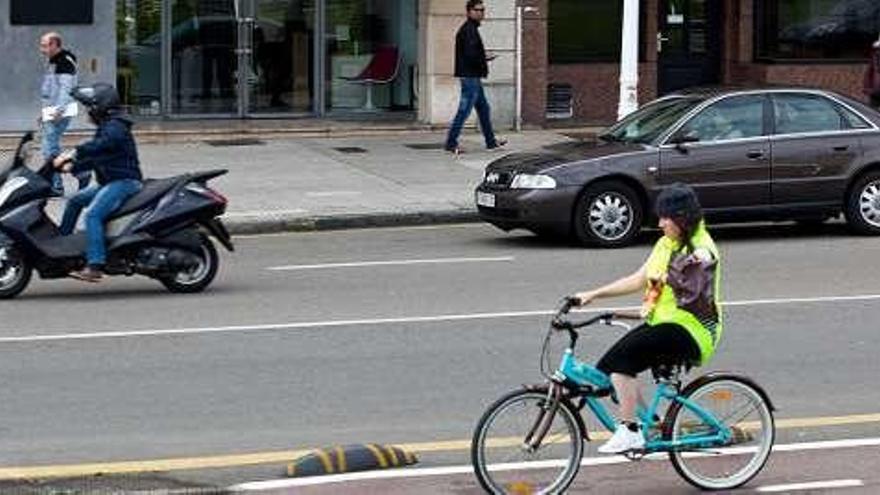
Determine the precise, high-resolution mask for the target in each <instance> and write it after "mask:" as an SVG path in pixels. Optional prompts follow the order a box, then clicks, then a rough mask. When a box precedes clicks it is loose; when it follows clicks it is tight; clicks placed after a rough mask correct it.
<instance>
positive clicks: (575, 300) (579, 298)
mask: <svg viewBox="0 0 880 495" xmlns="http://www.w3.org/2000/svg"><path fill="white" fill-rule="evenodd" d="M595 298H596V295H595V294H594V293H593V292H578V293H576V294H572V295H570V296H568V299H569V300H570V301H571V302H572V306H575V307H577V306H586V305H587V304H590V303H591V302H593V299H595Z"/></svg>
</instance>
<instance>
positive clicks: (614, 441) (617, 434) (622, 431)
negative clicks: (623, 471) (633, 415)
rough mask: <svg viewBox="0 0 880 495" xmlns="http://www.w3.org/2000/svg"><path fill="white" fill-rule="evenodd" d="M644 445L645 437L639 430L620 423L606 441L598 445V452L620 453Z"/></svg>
mask: <svg viewBox="0 0 880 495" xmlns="http://www.w3.org/2000/svg"><path fill="white" fill-rule="evenodd" d="M644 446H645V437H643V436H642V432H641V430H640V431H631V430H630V429H629V427H627V426H626V425H625V424H623V423H621V424H619V425H617V430H615V431H614V435H612V436H611V438H610V439H608V441H607V442H605V443H604V444H602V446H600V447H599V449H598V452H599V453H600V454H621V453H623V452H627V451H629V450H635V449H641V448H644Z"/></svg>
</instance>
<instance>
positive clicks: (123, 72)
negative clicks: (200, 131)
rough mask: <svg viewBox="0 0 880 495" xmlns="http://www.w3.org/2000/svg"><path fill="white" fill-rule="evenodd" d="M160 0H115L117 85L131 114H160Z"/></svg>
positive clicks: (123, 102)
mask: <svg viewBox="0 0 880 495" xmlns="http://www.w3.org/2000/svg"><path fill="white" fill-rule="evenodd" d="M161 18H162V0H117V2H116V26H117V29H116V41H117V43H116V46H117V52H116V87H117V88H118V89H119V96H120V97H121V98H122V104H123V105H125V106H126V108H127V109H128V111H129V112H130V113H131V114H132V115H159V113H160V111H161V106H160V104H159V100H160V93H161V90H160V87H161V84H160V81H161V66H162V64H161V54H162V49H161V48H162V36H161Z"/></svg>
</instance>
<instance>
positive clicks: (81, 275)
mask: <svg viewBox="0 0 880 495" xmlns="http://www.w3.org/2000/svg"><path fill="white" fill-rule="evenodd" d="M69 275H70V277H71V278H75V279H77V280H82V281H83V282H91V283H98V282H100V281H101V279H102V278H103V277H104V273H103V272H102V271H101V269H100V268H98V267H93V266H87V267H85V268H84V269H82V270H79V271H75V272H70V274H69Z"/></svg>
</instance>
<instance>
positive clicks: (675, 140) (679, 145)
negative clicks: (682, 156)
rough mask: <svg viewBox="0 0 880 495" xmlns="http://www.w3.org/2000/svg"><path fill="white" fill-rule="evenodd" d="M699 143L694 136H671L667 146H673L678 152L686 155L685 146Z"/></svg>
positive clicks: (686, 148)
mask: <svg viewBox="0 0 880 495" xmlns="http://www.w3.org/2000/svg"><path fill="white" fill-rule="evenodd" d="M698 142H700V138H698V137H697V136H696V135H695V134H691V133H687V134H678V135H676V136H673V137H672V139H670V140H669V144H674V145H675V149H676V150H678V151H680V152H681V153H687V152H688V147H687V146H685V145H686V144H688V143H698Z"/></svg>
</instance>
